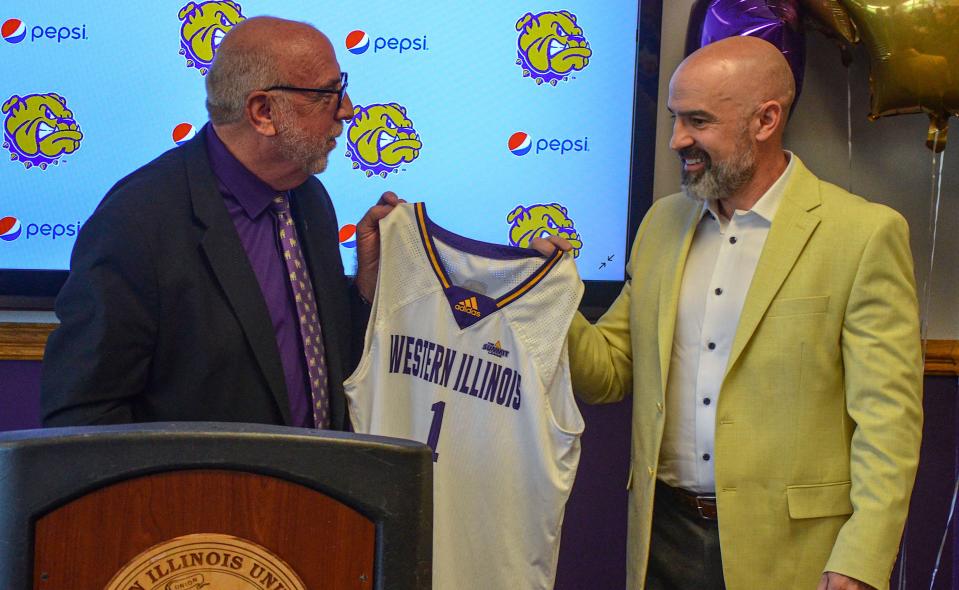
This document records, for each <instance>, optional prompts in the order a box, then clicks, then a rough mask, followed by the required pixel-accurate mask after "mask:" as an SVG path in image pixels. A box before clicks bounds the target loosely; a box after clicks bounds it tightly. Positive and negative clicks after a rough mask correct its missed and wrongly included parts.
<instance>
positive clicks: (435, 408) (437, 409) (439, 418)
mask: <svg viewBox="0 0 959 590" xmlns="http://www.w3.org/2000/svg"><path fill="white" fill-rule="evenodd" d="M430 410H431V411H432V412H433V423H432V424H430V435H429V436H428V437H427V439H426V444H427V445H428V446H429V447H430V448H431V449H433V463H436V460H437V459H439V458H440V454H439V453H437V452H436V445H437V444H439V442H440V428H442V427H443V412H444V411H445V410H446V402H436V403H435V404H433V405H432V406H430Z"/></svg>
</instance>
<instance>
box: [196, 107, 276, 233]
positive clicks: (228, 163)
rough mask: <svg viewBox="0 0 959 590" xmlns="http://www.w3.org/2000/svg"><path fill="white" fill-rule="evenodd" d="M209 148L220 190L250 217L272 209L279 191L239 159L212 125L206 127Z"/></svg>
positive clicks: (211, 165) (211, 162)
mask: <svg viewBox="0 0 959 590" xmlns="http://www.w3.org/2000/svg"><path fill="white" fill-rule="evenodd" d="M206 149H207V153H208V154H209V156H210V167H211V168H212V169H213V175H214V176H216V178H217V180H219V184H220V187H221V189H225V190H226V192H227V193H229V194H231V195H233V197H234V198H236V200H237V202H238V203H239V204H240V207H242V208H243V211H244V213H246V215H247V217H249V218H250V219H256V218H257V217H259V216H260V215H261V214H262V213H263V211H265V210H266V209H268V208H269V207H270V203H271V202H272V201H273V197H275V196H276V194H277V191H275V190H274V189H273V188H272V187H270V185H268V184H267V183H265V182H263V181H262V180H260V179H259V178H257V176H256V175H255V174H253V173H252V172H250V170H249V169H247V167H246V166H244V165H243V164H242V163H241V162H240V161H239V160H237V159H236V156H234V155H233V154H231V153H230V150H229V149H228V148H227V147H226V145H225V144H224V143H223V141H222V140H221V139H220V138H219V137H218V136H217V134H216V131H215V130H214V129H213V125H210V124H209V123H208V124H207V125H206Z"/></svg>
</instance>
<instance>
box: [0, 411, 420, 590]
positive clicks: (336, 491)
mask: <svg viewBox="0 0 959 590" xmlns="http://www.w3.org/2000/svg"><path fill="white" fill-rule="evenodd" d="M432 469H433V467H432V454H431V451H430V449H429V448H428V447H427V446H425V445H421V444H419V443H414V442H409V441H402V440H397V439H389V438H384V437H374V436H364V435H357V434H347V433H335V432H324V431H313V430H305V429H300V428H287V427H280V426H264V425H253V424H228V423H212V422H211V423H204V422H191V423H184V422H180V423H154V424H134V425H122V426H105V427H82V428H57V429H48V430H30V431H18V432H9V433H0V587H2V588H4V589H10V590H321V589H331V590H334V589H341V588H343V589H347V588H349V589H363V590H367V589H379V590H383V589H389V590H406V589H424V590H425V589H429V588H430V574H431V563H432V562H431V559H432V512H433V510H432V489H433V486H432Z"/></svg>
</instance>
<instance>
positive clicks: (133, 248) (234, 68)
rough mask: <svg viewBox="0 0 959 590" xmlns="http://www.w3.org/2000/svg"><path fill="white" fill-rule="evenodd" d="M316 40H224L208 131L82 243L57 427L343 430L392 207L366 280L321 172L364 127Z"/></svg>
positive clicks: (365, 241) (49, 420)
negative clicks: (342, 243)
mask: <svg viewBox="0 0 959 590" xmlns="http://www.w3.org/2000/svg"><path fill="white" fill-rule="evenodd" d="M346 86H347V75H346V74H345V73H343V72H341V71H340V67H339V64H338V63H337V60H336V56H335V55H334V51H333V46H332V45H331V44H330V41H329V39H327V37H326V36H325V35H324V34H323V33H321V32H320V31H318V30H316V29H315V28H313V27H312V26H309V25H307V24H304V23H297V22H291V21H286V20H282V19H277V18H271V17H257V18H251V19H248V20H246V21H244V22H242V23H240V24H238V25H237V26H236V27H235V28H234V29H233V30H232V31H230V33H228V34H227V35H226V37H225V38H224V40H223V42H222V44H221V45H220V46H219V48H218V49H217V55H216V58H215V60H214V62H213V65H212V67H211V69H210V73H209V75H208V76H207V78H206V88H207V100H206V106H207V111H208V112H209V115H210V123H209V124H208V125H206V126H205V127H204V128H203V130H202V131H201V132H200V133H198V134H197V136H196V137H195V138H194V139H193V140H191V141H190V142H188V143H187V144H185V145H183V146H181V147H179V148H176V149H174V150H171V151H169V152H167V153H165V154H163V155H162V156H160V157H159V158H157V159H156V160H154V161H153V162H151V163H149V164H147V165H146V166H144V167H142V168H140V169H139V170H137V171H135V172H134V173H132V174H131V175H129V176H127V177H126V178H124V179H123V180H121V181H120V182H119V183H118V184H117V185H116V186H114V187H113V189H111V190H110V192H109V193H108V194H107V196H106V197H105V198H104V200H103V202H102V203H101V204H100V206H99V207H98V208H97V210H96V212H95V213H94V214H93V216H92V217H91V218H90V220H89V221H88V222H87V223H86V224H85V225H84V227H83V230H82V231H81V232H80V235H79V237H78V239H77V243H76V246H75V248H74V251H73V257H72V260H71V273H70V277H69V279H68V280H67V282H66V284H65V285H64V287H63V290H62V291H61V293H60V296H59V297H58V299H57V307H56V309H57V315H58V316H59V318H60V321H61V325H60V327H59V328H58V329H57V330H56V331H55V332H54V333H53V334H52V335H51V337H50V340H49V343H48V345H47V351H46V358H45V362H44V369H43V384H42V411H43V420H44V424H45V425H48V426H58V425H77V424H101V423H118V422H144V421H165V420H211V421H230V422H259V423H272V424H287V425H293V426H303V427H317V428H333V429H344V428H346V427H347V426H348V419H347V416H346V405H345V401H344V396H343V385H342V382H343V379H345V378H346V377H347V376H349V374H350V373H351V372H352V369H353V367H354V366H355V361H356V358H357V354H358V353H359V352H360V351H361V350H362V346H361V344H362V338H363V333H364V330H365V324H366V320H367V318H368V309H367V304H366V302H367V301H370V300H371V299H372V297H373V291H374V289H375V285H376V274H377V266H378V255H379V237H378V233H377V231H378V230H377V224H378V221H379V220H380V219H381V218H383V217H384V216H385V215H386V214H388V213H389V212H390V210H391V209H392V208H393V206H394V205H395V204H396V203H397V202H399V201H398V199H397V197H396V195H394V194H393V193H389V192H388V193H385V194H384V195H383V196H382V197H381V198H380V199H379V201H378V203H377V204H376V205H374V206H373V207H372V208H371V209H370V210H369V211H368V212H367V214H366V215H365V216H364V217H363V219H362V220H361V221H360V222H359V224H358V225H357V269H356V278H355V280H354V281H353V282H352V283H350V282H349V281H348V280H347V278H346V277H345V275H344V270H343V267H342V263H341V261H340V254H339V242H338V239H337V235H338V224H337V220H336V216H335V213H334V210H333V206H332V204H331V202H330V198H329V195H328V194H327V193H326V190H325V189H324V188H323V185H322V184H321V183H320V181H319V180H317V179H316V178H315V177H314V176H313V175H314V174H318V173H320V172H322V171H323V170H325V168H326V165H327V158H328V156H329V154H330V152H331V151H332V150H333V148H334V147H335V146H336V138H337V137H338V136H339V135H340V134H341V133H342V132H343V121H344V120H347V119H349V118H350V116H351V115H352V111H353V105H352V103H351V102H350V98H349V95H348V94H346Z"/></svg>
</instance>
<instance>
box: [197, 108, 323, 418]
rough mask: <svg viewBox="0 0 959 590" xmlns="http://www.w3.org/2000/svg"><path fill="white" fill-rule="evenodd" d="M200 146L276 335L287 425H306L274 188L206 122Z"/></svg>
mask: <svg viewBox="0 0 959 590" xmlns="http://www.w3.org/2000/svg"><path fill="white" fill-rule="evenodd" d="M206 149H207V154H208V155H209V157H210V166H211V167H212V169H213V175H214V176H215V177H216V182H217V188H219V189H220V193H221V194H222V195H223V203H224V204H225V205H226V209H227V211H228V212H229V214H230V219H232V220H233V225H234V226H236V231H237V233H238V234H240V243H241V244H243V250H245V251H246V255H247V258H249V260H250V266H252V267H253V273H254V274H255V275H256V280H257V282H258V283H259V284H260V291H262V293H263V299H264V300H265V301H266V308H267V310H268V311H269V313H270V321H271V322H272V323H273V333H274V334H276V345H277V348H278V349H279V351H280V361H281V362H282V363H283V373H284V375H285V376H286V390H287V396H288V397H289V400H290V417H291V419H292V425H293V426H303V427H307V428H309V427H312V426H313V413H312V400H311V398H310V390H309V383H308V382H307V371H306V361H305V359H304V356H303V341H302V339H301V338H300V331H299V330H300V327H299V323H298V322H297V317H296V303H295V302H294V301H293V294H292V291H291V289H290V283H289V281H288V280H287V278H286V265H285V263H284V262H283V255H282V254H281V249H280V243H279V238H278V236H277V233H276V225H275V224H276V220H275V217H274V215H273V213H272V212H271V211H270V203H271V201H272V200H273V197H275V196H276V195H277V194H278V193H279V191H276V190H274V189H272V188H270V186H269V185H268V184H266V183H265V182H263V181H262V180H260V179H259V178H257V177H256V176H255V175H254V174H253V173H252V172H250V171H249V170H247V169H246V167H245V166H243V164H241V163H240V161H239V160H237V159H236V158H235V157H234V156H233V154H231V153H230V151H229V150H228V149H227V147H226V146H225V145H224V144H223V142H222V141H221V140H220V138H219V137H217V135H216V132H215V131H214V130H213V126H212V125H209V124H208V125H207V126H206Z"/></svg>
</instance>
